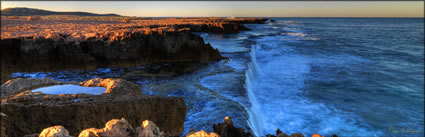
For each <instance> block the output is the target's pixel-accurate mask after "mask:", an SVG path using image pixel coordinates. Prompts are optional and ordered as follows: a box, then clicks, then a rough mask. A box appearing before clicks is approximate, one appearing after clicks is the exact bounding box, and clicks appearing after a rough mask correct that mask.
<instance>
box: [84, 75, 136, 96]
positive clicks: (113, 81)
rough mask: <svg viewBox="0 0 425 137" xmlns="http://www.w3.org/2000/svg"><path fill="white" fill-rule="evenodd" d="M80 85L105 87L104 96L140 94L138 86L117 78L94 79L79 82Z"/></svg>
mask: <svg viewBox="0 0 425 137" xmlns="http://www.w3.org/2000/svg"><path fill="white" fill-rule="evenodd" d="M80 85H82V86H86V87H105V88H106V91H105V92H104V94H112V95H122V94H134V95H141V94H142V90H141V88H140V86H139V85H138V84H135V83H133V82H130V81H127V80H125V79H119V78H105V79H101V78H94V79H90V80H87V81H84V82H80Z"/></svg>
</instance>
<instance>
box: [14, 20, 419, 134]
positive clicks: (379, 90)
mask: <svg viewBox="0 0 425 137" xmlns="http://www.w3.org/2000/svg"><path fill="white" fill-rule="evenodd" d="M274 20H276V22H269V23H266V24H260V25H258V24H247V25H246V26H247V27H249V28H251V29H252V30H251V31H243V32H241V33H237V34H211V33H196V34H197V35H200V36H202V37H203V38H204V40H205V42H208V43H211V45H212V46H213V47H215V48H218V49H219V50H220V52H221V54H222V55H223V56H226V57H229V60H222V61H218V62H211V63H208V64H207V65H200V67H199V68H198V69H195V71H193V72H189V73H185V74H182V75H178V76H173V77H153V75H145V74H143V73H135V72H141V70H143V69H146V67H149V66H138V67H132V68H99V69H97V70H90V71H87V70H81V71H58V72H37V73H14V74H13V75H12V76H13V77H31V78H42V77H49V78H53V79H56V80H61V81H83V80H88V79H91V78H96V77H102V78H106V77H122V78H125V79H128V80H131V81H133V82H136V83H138V84H140V85H141V86H142V92H143V93H144V94H148V95H159V96H179V97H182V98H184V99H185V103H186V106H187V115H186V122H185V126H184V127H185V132H187V131H188V130H189V129H190V128H194V129H195V130H201V129H203V130H206V131H212V124H214V123H219V122H222V121H223V118H224V117H225V116H230V117H232V119H233V121H234V124H235V125H236V126H238V127H242V128H245V129H248V130H250V131H251V132H252V133H253V134H254V135H256V136H264V135H265V134H274V133H275V131H276V129H277V128H279V129H281V130H282V131H283V132H284V133H287V134H291V133H296V132H300V133H303V134H304V135H306V136H311V135H312V134H314V133H320V134H321V135H324V136H330V135H332V134H337V135H339V136H423V133H424V131H423V129H424V115H423V114H424V21H423V19H390V18H388V19H386V18H384V19H373V18H365V19H362V18H274ZM142 72H143V71H142ZM130 74H131V75H130ZM403 129H404V130H410V131H417V132H414V133H413V132H403ZM396 131H398V132H396Z"/></svg>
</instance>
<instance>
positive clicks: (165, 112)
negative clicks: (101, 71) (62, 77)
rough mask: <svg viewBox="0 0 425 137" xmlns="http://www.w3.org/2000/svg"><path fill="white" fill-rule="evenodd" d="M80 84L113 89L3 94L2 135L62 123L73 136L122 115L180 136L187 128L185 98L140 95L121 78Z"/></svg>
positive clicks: (131, 120)
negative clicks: (91, 91)
mask: <svg viewBox="0 0 425 137" xmlns="http://www.w3.org/2000/svg"><path fill="white" fill-rule="evenodd" d="M81 83H82V84H83V85H84V84H86V85H88V86H93V85H96V86H99V85H100V86H106V87H109V89H111V90H110V91H111V92H109V93H106V92H105V93H103V94H101V95H88V94H61V95H50V94H42V93H40V92H31V91H30V90H24V91H22V92H20V93H18V94H13V95H9V96H4V97H2V103H1V113H2V124H1V126H2V130H1V132H2V134H1V135H2V136H3V135H7V136H24V135H28V134H31V133H39V132H40V131H42V130H43V129H44V128H46V127H51V126H55V125H62V126H64V127H66V128H67V129H68V130H69V132H70V134H71V135H77V133H79V132H80V131H82V130H83V129H86V128H91V127H95V128H96V127H102V126H103V124H104V123H106V122H107V121H108V120H110V119H117V118H122V117H125V118H126V119H127V120H128V123H129V124H130V125H134V126H135V125H139V123H142V121H141V120H143V119H149V120H151V121H153V122H155V123H156V125H157V126H158V127H159V128H160V129H161V130H162V131H164V133H167V134H169V135H178V134H180V133H181V132H183V130H184V128H183V124H184V120H185V117H186V106H185V104H184V102H183V99H182V98H177V97H159V96H146V95H141V90H140V87H133V88H128V87H132V86H131V84H129V83H127V82H126V81H125V80H121V79H92V80H88V81H85V82H81ZM105 83H106V84H105ZM9 84H12V83H9ZM132 84H134V83H132ZM123 87H125V88H123ZM134 90H136V91H134ZM3 114H4V116H3Z"/></svg>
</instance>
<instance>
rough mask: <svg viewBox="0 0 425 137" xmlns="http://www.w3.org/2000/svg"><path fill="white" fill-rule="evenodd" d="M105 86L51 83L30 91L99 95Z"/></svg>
mask: <svg viewBox="0 0 425 137" xmlns="http://www.w3.org/2000/svg"><path fill="white" fill-rule="evenodd" d="M105 90H106V88H104V87H85V86H79V85H73V84H65V85H53V86H46V87H41V88H37V89H33V90H32V92H41V93H44V94H80V93H85V94H91V95H100V94H102V93H103V92H105Z"/></svg>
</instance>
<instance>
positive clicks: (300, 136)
mask: <svg viewBox="0 0 425 137" xmlns="http://www.w3.org/2000/svg"><path fill="white" fill-rule="evenodd" d="M289 137H304V135H303V134H301V133H294V134H291V135H290V136H289Z"/></svg>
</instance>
